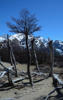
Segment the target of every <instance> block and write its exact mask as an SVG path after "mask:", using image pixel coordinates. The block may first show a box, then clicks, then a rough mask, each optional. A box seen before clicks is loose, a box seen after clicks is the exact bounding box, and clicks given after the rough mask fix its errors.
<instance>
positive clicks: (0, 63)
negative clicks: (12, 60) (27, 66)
mask: <svg viewBox="0 0 63 100" xmlns="http://www.w3.org/2000/svg"><path fill="white" fill-rule="evenodd" d="M0 65H1V66H2V67H4V68H5V69H6V70H8V69H9V70H11V69H12V68H13V67H14V66H11V67H9V68H8V67H6V66H5V65H4V64H3V63H2V62H1V61H0ZM12 71H13V72H15V71H14V70H12Z"/></svg>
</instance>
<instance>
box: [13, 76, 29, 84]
mask: <svg viewBox="0 0 63 100" xmlns="http://www.w3.org/2000/svg"><path fill="white" fill-rule="evenodd" d="M25 78H28V76H26V77H21V78H17V79H15V80H12V82H13V83H16V82H19V81H22V80H24V79H25Z"/></svg>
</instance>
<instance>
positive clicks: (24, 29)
mask: <svg viewBox="0 0 63 100" xmlns="http://www.w3.org/2000/svg"><path fill="white" fill-rule="evenodd" d="M19 15H20V16H19V18H17V19H16V18H14V17H12V20H13V21H14V22H15V23H16V24H11V23H10V22H7V23H6V24H7V26H8V27H9V28H10V32H15V33H24V34H25V35H26V46H27V53H28V64H27V71H28V75H29V80H30V84H31V85H33V82H32V78H31V73H30V63H31V54H30V50H29V46H28V35H30V34H32V33H33V32H35V31H38V30H40V29H41V26H37V21H38V20H37V19H36V17H35V14H33V15H31V14H30V12H29V11H28V10H27V9H22V11H21V12H20V13H19Z"/></svg>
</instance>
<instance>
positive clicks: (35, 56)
mask: <svg viewBox="0 0 63 100" xmlns="http://www.w3.org/2000/svg"><path fill="white" fill-rule="evenodd" d="M34 41H35V38H33V39H32V41H31V43H32V50H33V54H34V58H35V64H36V69H37V71H38V72H39V71H40V70H39V67H38V61H37V55H36V52H35V49H34Z"/></svg>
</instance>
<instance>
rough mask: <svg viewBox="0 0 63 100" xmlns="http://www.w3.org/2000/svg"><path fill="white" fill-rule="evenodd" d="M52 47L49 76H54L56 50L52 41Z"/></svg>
mask: <svg viewBox="0 0 63 100" xmlns="http://www.w3.org/2000/svg"><path fill="white" fill-rule="evenodd" d="M49 48H50V73H49V76H53V66H54V51H53V44H52V41H50V42H49Z"/></svg>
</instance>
